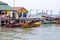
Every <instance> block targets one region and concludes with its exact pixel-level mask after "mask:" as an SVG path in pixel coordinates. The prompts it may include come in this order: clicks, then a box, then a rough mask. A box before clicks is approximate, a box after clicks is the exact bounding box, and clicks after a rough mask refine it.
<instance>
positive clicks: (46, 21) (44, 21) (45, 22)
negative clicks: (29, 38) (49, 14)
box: [43, 20, 54, 24]
mask: <svg viewBox="0 0 60 40" xmlns="http://www.w3.org/2000/svg"><path fill="white" fill-rule="evenodd" d="M43 24H54V22H52V21H49V20H43Z"/></svg>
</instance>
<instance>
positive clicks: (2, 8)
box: [0, 5, 14, 10]
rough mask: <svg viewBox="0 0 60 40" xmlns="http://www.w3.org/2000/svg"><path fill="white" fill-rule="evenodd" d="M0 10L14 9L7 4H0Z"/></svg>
mask: <svg viewBox="0 0 60 40" xmlns="http://www.w3.org/2000/svg"><path fill="white" fill-rule="evenodd" d="M0 10H14V9H13V8H12V7H10V6H9V5H0Z"/></svg>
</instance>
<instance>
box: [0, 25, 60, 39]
mask: <svg viewBox="0 0 60 40" xmlns="http://www.w3.org/2000/svg"><path fill="white" fill-rule="evenodd" d="M0 40H60V25H56V24H42V25H40V26H39V27H34V28H3V27H0Z"/></svg>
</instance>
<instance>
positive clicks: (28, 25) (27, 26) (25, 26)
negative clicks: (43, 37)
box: [22, 21, 42, 28]
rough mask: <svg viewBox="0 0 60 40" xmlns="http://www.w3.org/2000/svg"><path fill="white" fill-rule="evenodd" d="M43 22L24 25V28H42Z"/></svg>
mask: <svg viewBox="0 0 60 40" xmlns="http://www.w3.org/2000/svg"><path fill="white" fill-rule="evenodd" d="M41 23H42V22H41V21H38V22H37V21H36V22H34V23H32V22H31V23H24V24H23V25H22V26H23V28H31V27H37V26H40V25H41Z"/></svg>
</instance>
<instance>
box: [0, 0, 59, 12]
mask: <svg viewBox="0 0 60 40" xmlns="http://www.w3.org/2000/svg"><path fill="white" fill-rule="evenodd" d="M0 1H3V2H5V3H8V4H9V5H10V6H11V7H13V6H14V5H13V4H14V3H13V2H14V0H0ZM15 6H16V7H25V8H26V9H27V10H30V9H33V10H35V9H39V10H54V11H57V10H60V0H15Z"/></svg>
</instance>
